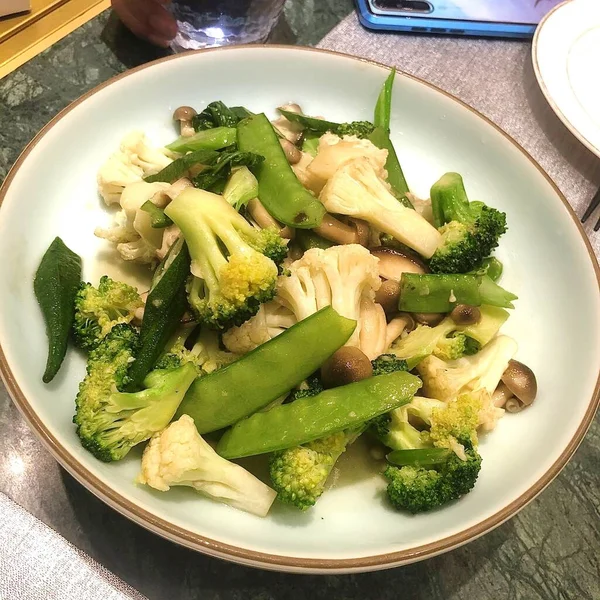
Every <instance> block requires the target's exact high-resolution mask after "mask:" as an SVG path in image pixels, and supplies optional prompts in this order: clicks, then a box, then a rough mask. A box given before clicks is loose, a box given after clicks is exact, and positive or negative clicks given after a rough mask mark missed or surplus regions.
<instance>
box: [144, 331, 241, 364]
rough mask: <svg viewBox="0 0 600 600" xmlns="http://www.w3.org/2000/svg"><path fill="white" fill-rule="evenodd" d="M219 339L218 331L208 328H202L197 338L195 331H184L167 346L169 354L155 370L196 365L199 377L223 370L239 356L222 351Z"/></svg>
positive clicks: (160, 359) (159, 360)
mask: <svg viewBox="0 0 600 600" xmlns="http://www.w3.org/2000/svg"><path fill="white" fill-rule="evenodd" d="M219 338H220V335H219V333H218V332H217V331H213V330H210V329H208V328H201V330H200V333H199V334H198V335H197V337H196V332H195V331H192V332H190V331H189V329H184V330H183V331H182V332H180V334H179V335H177V336H176V337H175V340H174V341H172V342H171V343H170V344H168V345H167V348H168V350H167V352H165V353H164V354H163V355H162V356H161V357H160V358H159V359H158V362H157V363H156V365H155V366H154V368H155V369H175V368H177V367H180V366H181V365H184V364H186V363H190V364H192V365H194V367H195V368H196V370H197V372H198V375H205V374H206V373H212V372H213V371H216V370H218V369H221V368H223V367H225V366H227V365H228V364H230V363H232V362H233V361H234V360H236V359H237V358H238V355H237V354H234V353H232V352H228V351H227V350H222V349H221V346H220V339H219ZM190 340H192V341H191V342H190ZM188 342H189V344H188ZM188 346H189V347H188Z"/></svg>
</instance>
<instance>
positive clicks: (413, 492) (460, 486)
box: [384, 439, 481, 514]
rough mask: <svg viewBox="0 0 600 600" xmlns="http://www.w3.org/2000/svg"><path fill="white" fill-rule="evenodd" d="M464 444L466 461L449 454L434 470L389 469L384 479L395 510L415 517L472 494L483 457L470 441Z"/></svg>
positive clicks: (410, 467) (467, 440)
mask: <svg viewBox="0 0 600 600" xmlns="http://www.w3.org/2000/svg"><path fill="white" fill-rule="evenodd" d="M461 443H462V444H463V446H464V448H465V454H466V456H465V460H461V459H460V458H459V457H458V456H457V455H456V454H455V453H454V452H449V453H448V455H447V460H446V461H445V462H443V463H441V464H436V465H435V468H432V469H426V468H423V467H414V466H410V465H408V466H404V467H402V468H398V467H394V466H389V467H387V468H386V470H385V472H384V476H385V478H386V479H387V480H388V482H389V483H388V487H387V494H388V498H389V499H390V501H391V503H392V504H393V506H394V507H395V508H396V509H398V510H407V511H409V512H411V513H413V514H414V513H419V512H425V511H429V510H433V509H435V508H439V507H440V506H443V505H444V504H447V503H448V502H451V501H453V500H458V499H459V498H460V497H461V496H463V495H464V494H467V493H468V492H470V491H471V490H472V489H473V486H474V485H475V482H476V481H477V477H478V475H479V471H480V470H481V456H480V455H479V453H478V452H477V450H476V449H475V448H474V447H473V444H472V443H471V441H470V440H469V439H463V440H461Z"/></svg>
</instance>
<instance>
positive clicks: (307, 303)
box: [275, 244, 381, 348]
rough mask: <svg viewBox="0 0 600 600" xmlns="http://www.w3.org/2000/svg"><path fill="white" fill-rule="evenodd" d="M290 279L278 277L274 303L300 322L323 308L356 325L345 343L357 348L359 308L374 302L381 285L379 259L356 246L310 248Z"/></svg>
mask: <svg viewBox="0 0 600 600" xmlns="http://www.w3.org/2000/svg"><path fill="white" fill-rule="evenodd" d="M289 270H290V276H289V277H285V276H284V277H279V279H278V282H277V295H276V297H275V300H276V301H277V302H279V303H280V304H282V305H283V306H285V307H286V308H288V309H289V310H291V311H292V312H293V313H294V315H295V316H296V319H297V320H298V321H301V320H303V319H305V318H306V317H308V316H310V315H312V314H313V313H315V312H317V311H318V310H320V309H321V308H324V307H325V306H332V307H333V308H334V309H335V310H336V311H337V312H338V313H339V314H340V315H342V316H343V317H346V318H348V319H354V320H355V321H357V326H356V329H355V331H354V333H353V335H352V337H351V338H350V340H348V344H347V345H349V346H357V347H359V348H360V330H361V322H360V305H361V301H362V300H363V299H367V300H370V301H373V300H374V297H375V292H376V291H377V290H378V289H379V286H380V285H381V279H380V278H379V259H378V258H377V257H375V256H373V255H372V254H371V253H370V252H369V251H368V250H367V249H366V248H363V247H362V246H359V245H358V244H348V245H345V246H332V247H331V248H328V249H327V250H322V249H320V248H312V249H310V250H308V251H306V252H305V253H304V255H303V256H302V258H300V259H298V260H297V261H295V262H294V263H292V265H291V266H290V269H289Z"/></svg>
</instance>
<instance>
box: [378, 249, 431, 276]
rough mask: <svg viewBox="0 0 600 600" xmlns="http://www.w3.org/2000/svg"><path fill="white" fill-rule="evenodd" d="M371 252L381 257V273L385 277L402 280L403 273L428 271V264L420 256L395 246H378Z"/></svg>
mask: <svg viewBox="0 0 600 600" xmlns="http://www.w3.org/2000/svg"><path fill="white" fill-rule="evenodd" d="M371 254H372V255H373V256H376V257H377V258H378V259H379V275H381V277H383V278H385V279H393V280H394V281H400V279H401V278H402V273H418V274H421V275H422V274H423V273H428V272H429V269H428V268H427V265H426V264H425V263H424V262H423V261H422V260H421V259H420V258H418V257H416V256H413V255H410V254H408V253H404V252H401V251H400V250H396V249H395V248H387V247H386V246H377V247H375V248H371Z"/></svg>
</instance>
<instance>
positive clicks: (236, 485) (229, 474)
mask: <svg viewBox="0 0 600 600" xmlns="http://www.w3.org/2000/svg"><path fill="white" fill-rule="evenodd" d="M137 481H138V483H142V484H146V485H149V486H150V487H152V488H154V489H156V490H159V491H161V492H166V491H168V490H169V489H170V488H171V487H172V486H175V485H184V486H189V487H192V488H194V489H195V490H196V491H198V492H200V493H201V494H203V495H205V496H208V497H209V498H212V499H213V500H216V501H218V502H223V503H224V504H228V505H229V506H233V507H235V508H239V509H240V510H243V511H246V512H249V513H252V514H254V515H258V516H259V517H265V516H266V515H267V513H268V512H269V509H270V508H271V505H272V504H273V501H274V500H275V497H276V496H277V494H276V492H275V491H273V490H272V489H271V488H270V487H268V486H267V485H265V484H264V483H263V482H262V481H260V480H259V479H257V478H256V477H254V475H252V474H251V473H249V472H248V471H246V470H245V469H243V468H242V467H240V466H239V465H236V464H235V463H232V462H229V461H228V460H225V459H224V458H221V457H220V456H219V455H218V454H217V453H216V452H215V451H214V450H213V449H212V447H211V446H210V445H209V444H207V443H206V442H205V441H204V440H203V439H202V437H201V436H200V434H199V433H198V430H197V429H196V426H195V424H194V420H193V419H192V418H191V417H189V416H188V415H182V416H181V417H180V418H179V420H177V421H175V422H174V423H171V424H170V425H169V426H168V427H167V428H166V429H164V430H163V431H162V432H161V433H158V434H156V435H154V436H153V437H152V439H151V440H150V443H149V444H148V445H147V446H146V449H145V450H144V454H143V457H142V470H141V473H140V474H139V476H138V479H137Z"/></svg>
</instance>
